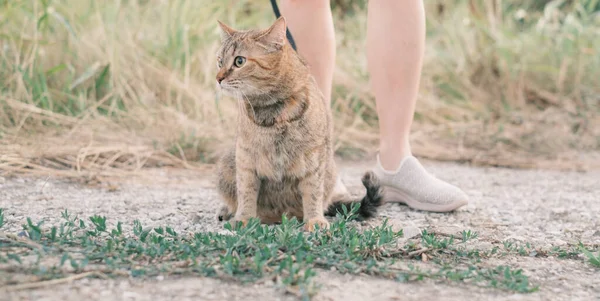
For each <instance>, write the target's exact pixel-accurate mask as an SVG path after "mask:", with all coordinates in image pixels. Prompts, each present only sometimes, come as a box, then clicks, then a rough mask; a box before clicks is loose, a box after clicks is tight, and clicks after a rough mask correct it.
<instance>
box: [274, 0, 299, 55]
mask: <svg viewBox="0 0 600 301" xmlns="http://www.w3.org/2000/svg"><path fill="white" fill-rule="evenodd" d="M271 6H272V7H273V12H274V13H275V18H279V17H281V13H280V12H279V7H278V6H277V0H271ZM285 30H286V32H285V35H286V36H287V39H288V41H289V42H290V45H292V48H294V50H296V43H295V42H294V38H293V37H292V33H290V30H289V29H288V28H286V29H285Z"/></svg>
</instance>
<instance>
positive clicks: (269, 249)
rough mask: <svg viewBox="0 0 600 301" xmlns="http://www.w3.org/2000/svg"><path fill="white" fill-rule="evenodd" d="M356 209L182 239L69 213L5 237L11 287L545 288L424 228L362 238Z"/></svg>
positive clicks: (1, 259) (168, 231)
mask: <svg viewBox="0 0 600 301" xmlns="http://www.w3.org/2000/svg"><path fill="white" fill-rule="evenodd" d="M356 209H357V207H355V208H353V210H352V211H351V212H349V214H348V215H343V214H339V215H338V216H337V217H336V219H335V221H334V222H333V223H332V224H331V227H330V229H329V230H319V231H316V232H313V233H307V232H304V231H303V230H302V224H301V223H299V222H298V221H296V220H295V219H292V220H288V219H284V220H283V222H282V223H281V224H280V225H277V226H266V225H261V224H259V223H258V222H257V221H256V220H253V221H251V222H250V223H249V224H248V225H247V226H246V227H240V225H237V226H233V225H231V224H225V229H227V230H230V234H218V233H211V232H206V233H185V234H184V233H177V232H175V230H173V228H171V227H168V226H167V227H156V228H149V227H144V226H143V225H142V224H141V223H140V222H139V221H137V220H136V221H134V223H133V225H127V226H126V225H124V224H123V223H121V222H117V223H116V224H115V225H114V226H112V227H111V226H109V221H107V218H106V217H102V216H92V217H89V218H88V219H80V218H78V217H76V216H72V215H71V214H69V213H68V211H66V210H65V211H64V212H63V213H62V220H63V221H62V222H61V223H60V225H58V226H53V227H44V224H43V222H34V221H32V220H31V219H27V224H26V225H23V230H24V232H23V233H22V234H26V237H27V238H24V237H16V235H9V234H4V235H2V236H0V264H1V265H2V266H3V267H4V269H5V270H6V271H11V272H9V273H8V275H7V276H8V277H6V278H5V280H3V281H4V283H2V285H3V286H6V287H7V288H9V289H10V288H11V285H13V286H18V285H19V283H18V281H16V280H13V277H11V275H12V276H14V279H18V277H16V276H17V275H19V274H26V275H36V276H38V277H39V278H38V280H48V279H55V278H64V277H68V276H70V275H74V274H82V273H86V272H90V271H93V272H96V273H95V274H90V276H92V277H93V276H96V277H97V276H98V275H102V277H120V276H131V277H136V278H141V279H144V278H147V277H151V276H156V275H166V276H171V277H181V276H204V277H216V278H220V279H235V280H236V281H240V282H242V283H248V282H255V281H258V280H260V279H265V278H269V279H277V283H278V285H280V286H281V287H283V288H288V289H290V291H297V292H299V297H301V298H302V299H309V298H310V297H311V296H313V295H314V294H315V293H316V292H318V289H319V286H318V284H317V283H315V282H314V281H313V279H314V276H315V275H316V273H318V272H319V270H320V269H327V270H329V269H332V268H335V270H337V271H338V272H341V273H351V274H359V273H364V274H370V275H373V276H376V277H383V278H387V279H395V280H397V281H402V282H406V281H421V280H425V279H436V280H438V281H439V280H441V281H445V282H461V283H464V284H465V285H477V286H483V287H490V288H497V289H502V290H507V291H515V292H521V293H526V292H531V291H535V290H536V289H537V286H536V285H534V284H532V283H530V282H529V280H528V277H527V276H526V275H525V274H524V273H523V271H522V270H520V269H518V268H515V267H511V266H490V265H488V264H485V261H483V260H482V257H480V256H476V257H474V258H475V259H473V258H469V257H467V256H463V255H462V253H461V250H463V249H464V247H465V244H466V243H467V242H468V241H469V240H462V241H461V242H460V243H455V241H456V240H454V238H453V237H450V238H448V237H446V238H443V239H442V238H440V237H438V236H437V235H436V234H434V233H428V232H427V231H424V232H423V233H422V238H421V242H420V243H416V242H414V241H410V242H407V243H405V244H399V243H398V239H399V238H401V237H402V231H394V230H392V228H391V227H390V226H389V225H388V224H387V222H386V221H384V222H383V223H382V224H381V225H379V226H377V227H373V228H370V229H366V230H363V231H359V230H358V229H357V228H356V224H355V223H354V222H352V219H353V216H354V215H353V214H354V212H356ZM0 215H1V214H0ZM466 233H471V234H470V235H468V234H466ZM467 236H469V237H470V239H476V238H475V237H476V235H474V234H473V232H470V231H466V232H463V237H467ZM424 254H427V255H424ZM424 256H426V257H427V258H429V259H426V257H424ZM450 258H458V259H459V260H457V261H451V260H449V259H450ZM423 261H427V262H428V264H427V265H423ZM399 262H407V263H408V268H400V267H399V266H398V265H397V263H399Z"/></svg>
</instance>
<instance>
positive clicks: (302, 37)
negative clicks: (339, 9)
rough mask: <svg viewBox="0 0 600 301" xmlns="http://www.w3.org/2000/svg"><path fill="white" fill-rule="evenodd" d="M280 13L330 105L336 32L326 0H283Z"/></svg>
mask: <svg viewBox="0 0 600 301" xmlns="http://www.w3.org/2000/svg"><path fill="white" fill-rule="evenodd" d="M280 6H281V13H282V15H283V16H284V17H285V19H286V21H287V25H288V28H289V30H290V32H291V33H292V36H293V37H294V41H295V42H296V45H297V47H298V52H299V53H300V55H302V57H304V58H305V59H306V61H307V62H308V65H309V66H310V70H311V73H312V75H313V76H314V77H315V80H316V81H317V85H318V86H319V89H321V92H323V95H324V96H325V102H326V104H327V106H328V107H329V104H330V103H331V83H332V81H333V69H334V67H335V32H334V30H333V18H332V16H331V7H330V4H329V1H327V0H283V1H281V5H280Z"/></svg>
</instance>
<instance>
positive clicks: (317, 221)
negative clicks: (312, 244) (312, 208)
mask: <svg viewBox="0 0 600 301" xmlns="http://www.w3.org/2000/svg"><path fill="white" fill-rule="evenodd" d="M317 225H318V226H319V229H327V228H329V222H328V221H327V219H326V218H325V217H323V216H319V217H313V218H309V219H308V220H307V221H306V224H305V225H304V229H305V230H306V231H309V232H313V231H315V229H316V226H317Z"/></svg>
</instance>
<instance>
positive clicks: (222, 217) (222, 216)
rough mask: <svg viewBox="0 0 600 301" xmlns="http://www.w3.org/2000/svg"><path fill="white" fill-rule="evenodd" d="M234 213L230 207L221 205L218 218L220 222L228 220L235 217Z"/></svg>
mask: <svg viewBox="0 0 600 301" xmlns="http://www.w3.org/2000/svg"><path fill="white" fill-rule="evenodd" d="M233 215H234V213H233V212H231V211H229V207H227V206H226V205H223V207H221V209H219V211H218V212H217V220H219V221H220V222H222V221H228V220H230V219H231V218H233Z"/></svg>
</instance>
